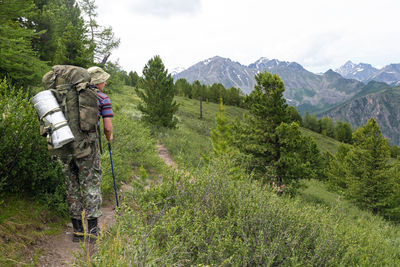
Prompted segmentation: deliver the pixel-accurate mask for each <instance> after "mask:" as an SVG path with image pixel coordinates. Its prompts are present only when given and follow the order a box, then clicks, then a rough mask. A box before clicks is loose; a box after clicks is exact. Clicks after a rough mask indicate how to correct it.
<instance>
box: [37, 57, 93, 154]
mask: <svg viewBox="0 0 400 267" xmlns="http://www.w3.org/2000/svg"><path fill="white" fill-rule="evenodd" d="M42 82H43V85H44V88H45V89H46V90H50V91H52V92H53V94H54V96H55V98H56V99H57V102H58V103H59V105H60V108H61V110H62V112H63V113H64V116H65V117H66V119H67V121H68V125H69V127H70V128H71V131H72V133H73V135H74V141H73V142H70V143H68V144H66V145H64V146H62V147H61V148H57V149H54V148H52V147H50V150H51V153H52V154H53V155H56V156H59V157H71V158H83V157H86V156H88V155H89V154H90V153H91V152H92V151H91V147H90V143H92V142H95V139H96V127H97V120H98V118H97V116H98V102H97V93H96V90H95V89H93V88H91V87H89V83H90V75H89V73H88V72H87V70H86V69H84V68H81V67H77V66H70V65H56V66H53V68H52V70H51V71H49V72H48V73H46V74H45V75H44V76H43V79H42Z"/></svg>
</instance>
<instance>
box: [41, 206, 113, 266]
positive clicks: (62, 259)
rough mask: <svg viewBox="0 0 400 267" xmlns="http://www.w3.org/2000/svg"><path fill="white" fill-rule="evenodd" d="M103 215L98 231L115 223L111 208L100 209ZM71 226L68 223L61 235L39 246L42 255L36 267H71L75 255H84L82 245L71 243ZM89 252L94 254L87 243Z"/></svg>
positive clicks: (50, 238) (52, 237)
mask: <svg viewBox="0 0 400 267" xmlns="http://www.w3.org/2000/svg"><path fill="white" fill-rule="evenodd" d="M101 211H102V212H103V215H102V216H101V217H100V218H99V226H100V229H106V228H107V227H108V226H111V225H113V224H114V222H115V218H114V210H113V207H111V206H107V207H102V208H101ZM72 234H73V229H72V224H71V223H68V224H67V225H66V226H65V228H64V229H63V231H62V233H61V234H59V235H55V236H49V238H48V239H47V240H45V241H43V243H42V244H41V245H40V250H41V251H42V253H43V255H41V256H40V257H39V259H38V263H37V266H71V265H72V264H73V263H74V261H75V255H84V249H83V245H82V244H80V243H74V242H72ZM87 248H88V250H89V252H91V253H93V252H94V246H93V245H92V244H89V243H87Z"/></svg>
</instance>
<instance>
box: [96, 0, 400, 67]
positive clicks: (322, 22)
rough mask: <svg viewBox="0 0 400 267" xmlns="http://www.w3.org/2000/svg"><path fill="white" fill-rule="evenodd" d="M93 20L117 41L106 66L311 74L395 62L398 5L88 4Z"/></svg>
mask: <svg viewBox="0 0 400 267" xmlns="http://www.w3.org/2000/svg"><path fill="white" fill-rule="evenodd" d="M96 4H97V6H98V10H97V11H98V13H99V16H98V18H97V21H98V23H99V24H101V25H104V26H112V27H113V30H114V32H115V33H116V35H117V36H118V37H120V38H121V45H120V47H119V48H118V49H117V50H115V51H114V52H113V55H112V57H111V60H113V61H115V60H117V59H119V63H120V65H121V66H122V68H123V69H124V70H126V71H128V72H129V71H131V70H132V71H137V72H138V73H139V74H141V72H142V69H143V67H144V65H145V64H146V63H147V61H148V60H149V59H150V58H152V57H153V56H155V55H160V56H161V59H162V60H163V62H164V64H165V66H166V68H167V69H168V70H169V71H172V70H173V69H175V68H177V67H184V68H188V67H190V66H192V65H194V64H196V63H198V62H199V61H202V60H205V59H207V58H211V57H214V56H216V55H218V56H221V57H226V58H230V59H231V60H233V61H237V62H240V63H241V64H244V65H248V64H250V63H253V62H254V61H256V60H257V59H259V58H260V57H266V58H269V59H279V60H282V61H295V62H297V63H299V64H301V65H302V66H303V67H304V68H306V69H307V70H309V71H312V72H325V71H327V70H328V69H330V68H331V69H336V68H338V67H340V66H341V65H343V64H344V63H345V62H346V61H347V60H351V61H353V62H354V63H360V62H363V63H370V64H372V65H373V66H375V67H383V66H385V65H388V64H390V63H400V23H399V17H400V1H398V0H330V1H327V0H113V1H111V0H96Z"/></svg>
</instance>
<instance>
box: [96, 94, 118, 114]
mask: <svg viewBox="0 0 400 267" xmlns="http://www.w3.org/2000/svg"><path fill="white" fill-rule="evenodd" d="M97 99H98V102H99V118H100V117H103V118H112V117H114V114H113V111H112V106H111V100H110V98H109V97H108V96H107V95H106V94H104V93H102V92H98V93H97Z"/></svg>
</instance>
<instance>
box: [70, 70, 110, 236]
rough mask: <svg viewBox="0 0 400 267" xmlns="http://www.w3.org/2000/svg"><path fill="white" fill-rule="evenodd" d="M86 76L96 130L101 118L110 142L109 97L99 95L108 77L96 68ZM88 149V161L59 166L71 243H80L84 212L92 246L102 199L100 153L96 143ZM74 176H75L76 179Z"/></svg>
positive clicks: (83, 160)
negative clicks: (92, 93)
mask: <svg viewBox="0 0 400 267" xmlns="http://www.w3.org/2000/svg"><path fill="white" fill-rule="evenodd" d="M88 72H89V74H90V78H91V81H90V85H89V87H91V88H93V89H95V90H96V92H97V100H98V126H100V118H103V129H104V134H105V136H106V139H107V141H109V142H110V141H111V140H112V139H113V135H112V123H111V118H112V117H113V112H112V107H111V101H110V99H109V97H108V96H107V95H106V94H105V93H103V90H104V87H105V86H106V84H107V82H106V81H107V79H108V78H109V77H110V74H108V73H107V72H105V71H104V70H103V69H102V68H100V67H90V68H89V69H88ZM91 146H92V153H91V154H90V155H89V156H88V157H85V158H83V159H80V160H76V161H75V162H74V163H72V164H69V165H64V166H63V172H64V175H65V177H68V178H66V184H65V185H66V190H67V198H68V204H69V207H70V212H71V217H72V225H73V228H74V235H73V239H72V240H73V241H74V242H79V241H81V240H83V235H82V233H83V225H82V220H81V218H82V217H81V214H82V211H83V210H85V214H86V217H87V220H88V232H89V241H90V242H92V243H93V242H94V241H95V240H96V236H97V234H98V232H99V228H98V218H99V217H100V216H101V214H102V213H101V210H100V207H101V203H102V196H101V188H100V186H101V167H100V153H99V144H98V142H97V139H96V141H95V142H93V143H92V144H91ZM77 173H79V177H78V175H77ZM77 180H79V181H77ZM67 181H68V182H67Z"/></svg>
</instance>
